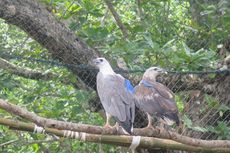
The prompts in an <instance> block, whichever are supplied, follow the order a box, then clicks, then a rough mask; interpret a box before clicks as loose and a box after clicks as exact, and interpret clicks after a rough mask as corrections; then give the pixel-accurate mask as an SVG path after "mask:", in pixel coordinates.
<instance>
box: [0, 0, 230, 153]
mask: <svg viewBox="0 0 230 153" xmlns="http://www.w3.org/2000/svg"><path fill="white" fill-rule="evenodd" d="M41 3H44V4H45V5H47V9H48V10H49V11H50V12H51V13H53V14H54V15H55V16H56V18H58V19H59V20H60V21H62V22H64V23H65V24H66V26H68V27H69V28H70V29H71V30H72V31H73V32H75V33H76V35H78V36H79V37H80V38H81V39H83V40H84V41H85V42H86V43H87V44H88V45H89V46H91V47H93V48H96V49H97V50H98V51H99V52H101V53H102V55H104V56H106V57H107V58H109V59H111V60H112V61H113V62H114V64H115V63H116V61H117V59H118V58H119V59H122V60H124V62H125V63H126V65H127V67H128V68H129V69H144V68H147V67H149V66H152V65H158V66H161V67H164V68H167V69H172V70H180V71H187V70H190V71H191V70H211V69H216V68H218V64H217V63H218V62H219V61H220V60H222V59H223V57H225V56H227V55H229V51H226V52H223V53H222V54H220V52H219V51H220V48H221V47H222V46H223V45H224V42H225V40H226V39H228V36H229V34H230V2H229V1H227V0H199V1H198V0H154V1H151V0H117V1H113V2H112V5H113V7H114V8H115V10H116V12H117V13H118V15H119V18H120V20H121V21H122V24H123V25H124V29H123V30H124V31H125V32H124V31H123V32H122V30H121V29H120V28H119V26H118V24H117V22H116V21H115V20H114V17H113V15H112V14H111V12H110V10H109V9H108V7H107V5H108V4H107V1H106V0H105V1H103V0H75V1H73V0H41ZM0 7H1V6H0ZM6 53H7V54H6ZM0 55H1V57H2V58H3V57H4V59H6V60H8V61H10V62H11V63H14V64H16V65H17V66H20V67H28V68H31V69H36V70H40V71H42V72H47V73H48V72H52V73H56V74H58V77H57V78H56V79H52V80H48V81H44V80H33V79H27V78H23V77H20V76H17V75H13V74H11V73H9V72H8V71H6V70H2V69H1V70H0V97H1V98H3V99H7V100H9V101H10V102H13V103H15V104H17V105H20V106H22V107H26V108H27V109H29V110H30V111H33V112H35V113H37V114H38V115H40V116H44V117H47V118H54V119H59V120H65V121H72V122H82V123H89V124H93V125H103V123H104V120H103V118H102V117H101V115H100V113H98V112H94V111H92V109H93V108H91V106H90V105H89V103H88V100H89V99H90V98H91V97H92V96H93V95H94V94H95V93H92V91H88V90H84V89H79V88H76V87H74V86H73V85H72V84H65V83H63V81H62V80H70V82H76V81H77V80H76V79H75V77H74V76H73V74H72V73H71V72H69V71H68V70H67V69H66V68H64V67H60V66H54V65H51V64H49V63H46V62H39V61H34V60H29V59H33V58H36V59H43V60H50V54H49V53H48V52H47V50H46V49H44V48H43V47H41V46H40V45H39V44H38V43H37V42H36V41H34V40H33V39H32V38H30V37H29V36H28V35H27V34H26V33H25V32H23V31H22V30H20V29H19V28H17V27H15V26H13V25H10V24H7V23H5V22H4V20H0ZM6 55H7V56H6ZM18 57H25V58H23V59H19V58H18ZM133 75H138V74H133ZM210 77H213V76H210ZM180 94H181V93H177V95H176V96H177V101H178V106H179V108H180V110H181V112H183V109H184V104H183V102H182V98H181V97H182V95H180ZM182 94H183V93H182ZM205 100H206V102H207V104H208V105H210V107H217V106H218V108H217V109H218V112H219V115H220V116H221V115H222V116H223V114H224V113H226V112H227V111H228V113H229V110H230V108H229V106H226V105H220V104H218V102H216V101H215V99H214V98H213V97H212V96H209V95H206V96H205ZM0 116H1V117H7V118H16V117H14V116H13V117H12V116H11V115H10V114H8V113H6V112H5V111H3V110H0ZM183 120H184V123H185V126H186V127H188V128H191V129H192V130H195V131H200V132H210V131H211V132H213V133H216V134H217V135H218V138H219V139H229V140H230V126H229V122H224V121H220V122H218V124H216V125H212V126H211V125H210V126H206V127H199V126H196V127H195V128H194V126H193V125H192V121H191V120H190V119H189V116H188V115H187V116H186V114H185V116H183ZM0 135H1V137H2V139H0V144H3V143H4V142H8V141H11V140H15V142H16V143H12V144H10V145H4V146H3V147H2V148H1V149H0V151H1V152H41V151H43V152H47V151H48V152H71V151H73V150H74V152H77V151H79V152H92V150H93V151H95V152H99V151H102V150H104V151H105V152H115V151H117V152H124V150H123V149H122V148H114V147H111V146H107V145H103V147H102V148H101V146H100V145H94V144H90V145H89V144H87V143H80V142H77V141H70V140H60V141H58V142H57V141H54V142H53V141H51V142H46V143H36V142H34V141H36V140H45V139H50V138H51V137H52V136H44V135H37V134H32V133H25V132H19V131H11V130H9V129H8V128H7V127H4V126H1V125H0ZM33 142H34V143H33ZM63 148H64V149H63Z"/></svg>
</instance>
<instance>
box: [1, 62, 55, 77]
mask: <svg viewBox="0 0 230 153" xmlns="http://www.w3.org/2000/svg"><path fill="white" fill-rule="evenodd" d="M0 68H1V69H4V70H6V71H8V72H10V73H12V74H15V75H18V76H21V77H24V78H28V79H35V80H39V79H41V80H52V79H53V78H57V77H58V75H57V74H54V73H52V72H41V71H38V70H32V69H29V68H22V67H19V66H17V65H14V64H12V63H10V62H9V61H7V60H5V59H3V58H0Z"/></svg>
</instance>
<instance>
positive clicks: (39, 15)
mask: <svg viewBox="0 0 230 153" xmlns="http://www.w3.org/2000/svg"><path fill="white" fill-rule="evenodd" d="M0 18H3V19H5V21H6V22H8V23H9V24H13V25H16V26H17V27H19V28H21V29H22V30H24V31H25V32H26V33H27V34H29V35H30V36H31V37H32V38H34V39H35V40H36V41H37V42H38V43H39V44H41V45H42V46H43V47H45V48H46V49H48V51H49V52H50V53H51V56H52V58H53V59H57V60H59V61H60V62H63V63H65V64H76V65H80V64H83V65H84V64H88V62H89V61H91V59H92V58H95V57H98V56H99V53H98V52H97V51H96V50H94V49H92V48H89V47H88V46H87V45H86V44H85V43H84V42H83V41H81V40H80V38H78V37H77V36H76V35H75V34H74V33H73V32H71V31H70V30H69V29H68V28H67V27H66V26H65V25H64V24H63V23H61V22H60V21H58V20H57V19H56V18H55V16H53V15H52V14H51V13H50V12H49V11H48V10H47V9H46V7H45V6H44V5H42V4H40V3H39V2H38V1H36V0H13V1H12V0H0ZM70 69H71V70H72V72H73V73H74V74H76V75H78V76H79V77H80V78H81V79H82V80H83V81H84V82H85V83H86V84H87V85H88V86H89V87H91V88H94V89H95V76H96V72H95V71H91V70H79V69H77V68H73V67H70Z"/></svg>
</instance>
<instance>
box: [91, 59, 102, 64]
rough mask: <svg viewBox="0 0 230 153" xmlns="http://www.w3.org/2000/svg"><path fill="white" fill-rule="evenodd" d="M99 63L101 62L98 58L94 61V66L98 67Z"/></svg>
mask: <svg viewBox="0 0 230 153" xmlns="http://www.w3.org/2000/svg"><path fill="white" fill-rule="evenodd" d="M99 63H100V61H99V59H97V58H96V59H93V60H92V64H93V65H98V64H99Z"/></svg>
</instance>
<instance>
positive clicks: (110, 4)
mask: <svg viewBox="0 0 230 153" xmlns="http://www.w3.org/2000/svg"><path fill="white" fill-rule="evenodd" d="M104 1H105V4H106V5H107V7H108V9H109V10H110V12H111V13H112V15H113V17H114V19H115V20H116V22H117V25H118V27H119V28H120V29H121V32H122V34H123V36H124V38H125V39H127V38H128V32H127V30H126V28H125V26H124V24H123V23H122V22H121V19H120V17H119V15H118V14H117V12H116V10H115V9H114V7H113V4H112V3H111V1H110V0H104Z"/></svg>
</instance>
